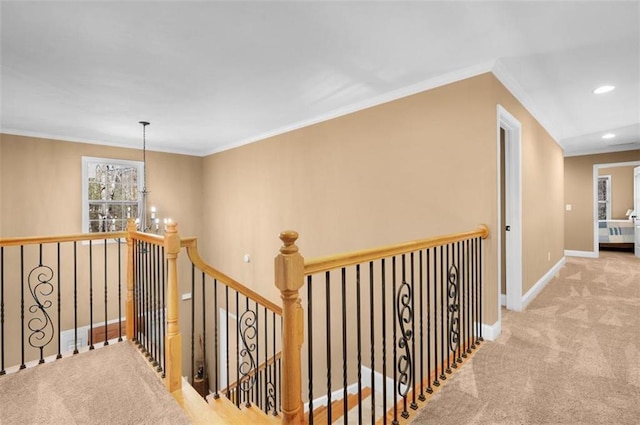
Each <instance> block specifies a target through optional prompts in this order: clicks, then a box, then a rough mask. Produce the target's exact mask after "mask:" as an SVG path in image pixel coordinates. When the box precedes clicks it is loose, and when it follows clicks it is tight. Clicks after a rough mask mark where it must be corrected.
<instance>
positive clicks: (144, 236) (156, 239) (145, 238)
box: [131, 231, 164, 246]
mask: <svg viewBox="0 0 640 425" xmlns="http://www.w3.org/2000/svg"><path fill="white" fill-rule="evenodd" d="M131 237H133V239H135V240H137V241H142V242H147V243H150V244H152V245H158V246H162V245H163V244H164V237H163V236H161V235H154V234H153V233H144V232H139V231H135V232H132V233H131Z"/></svg>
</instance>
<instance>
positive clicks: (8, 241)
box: [0, 232, 127, 246]
mask: <svg viewBox="0 0 640 425" xmlns="http://www.w3.org/2000/svg"><path fill="white" fill-rule="evenodd" d="M126 237H127V232H108V233H107V232H100V233H74V234H70V235H58V236H55V235H54V236H28V237H18V238H0V246H17V245H37V244H45V243H57V242H79V241H88V240H100V239H104V240H106V239H125V238H126Z"/></svg>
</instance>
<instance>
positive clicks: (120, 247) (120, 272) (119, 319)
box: [118, 238, 122, 342]
mask: <svg viewBox="0 0 640 425" xmlns="http://www.w3.org/2000/svg"><path fill="white" fill-rule="evenodd" d="M121 242H122V241H121V240H120V238H118V342H122V243H121Z"/></svg>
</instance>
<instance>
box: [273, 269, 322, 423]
mask: <svg viewBox="0 0 640 425" xmlns="http://www.w3.org/2000/svg"><path fill="white" fill-rule="evenodd" d="M312 281H313V277H312V276H310V275H309V276H307V334H308V338H307V357H308V359H309V360H308V364H307V373H308V374H309V385H308V389H309V425H313V326H312V318H313V303H312V290H311V283H312ZM274 326H275V323H274ZM274 343H275V341H274ZM274 361H275V358H274Z"/></svg>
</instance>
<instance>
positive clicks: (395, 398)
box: [391, 256, 398, 425]
mask: <svg viewBox="0 0 640 425" xmlns="http://www.w3.org/2000/svg"><path fill="white" fill-rule="evenodd" d="M391 293H392V294H393V298H396V296H397V295H396V257H395V256H393V257H391ZM395 301H396V300H395V299H394V302H393V309H392V314H393V328H392V329H393V332H392V333H393V421H392V422H391V424H392V425H397V424H398V349H397V345H396V341H398V335H397V334H398V331H397V329H396V328H397V327H398V316H397V314H398V311H397V303H396V302H395Z"/></svg>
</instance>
